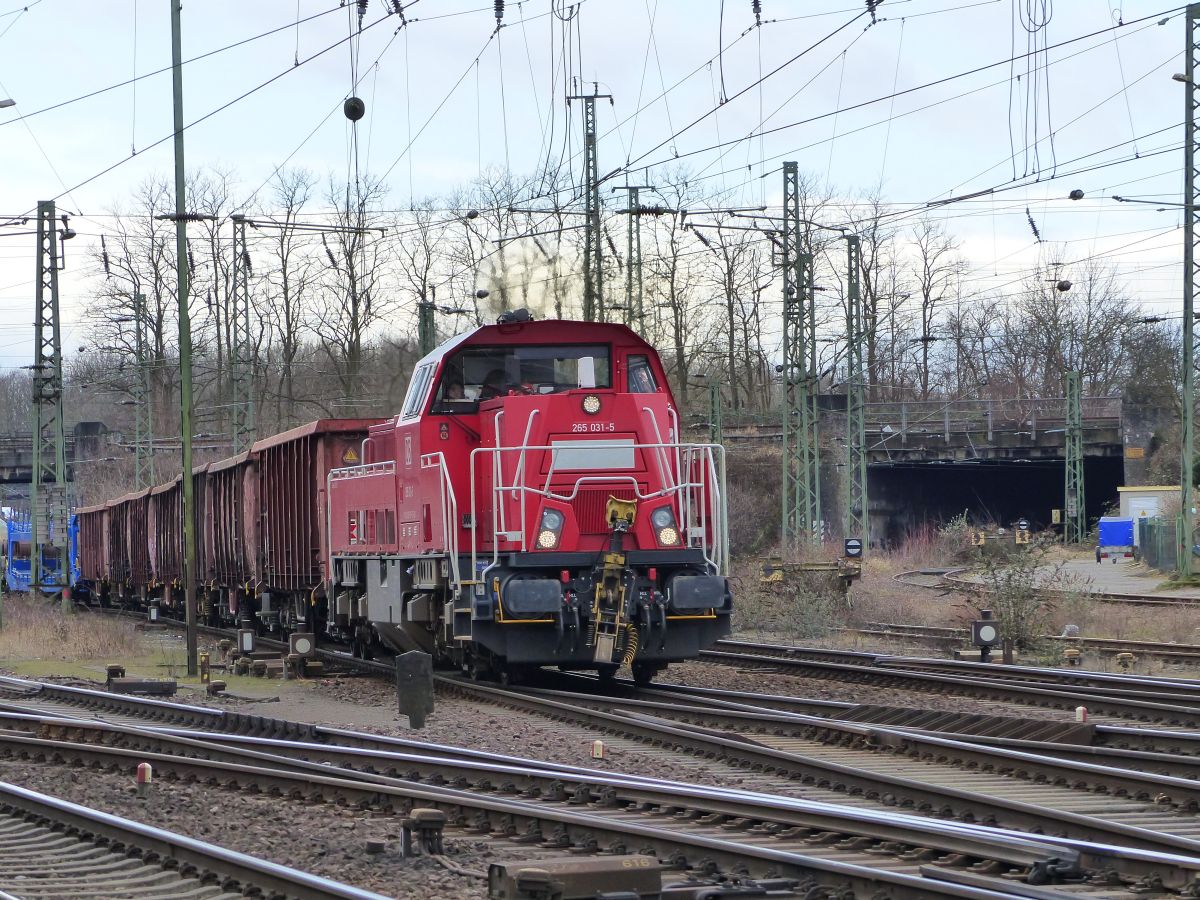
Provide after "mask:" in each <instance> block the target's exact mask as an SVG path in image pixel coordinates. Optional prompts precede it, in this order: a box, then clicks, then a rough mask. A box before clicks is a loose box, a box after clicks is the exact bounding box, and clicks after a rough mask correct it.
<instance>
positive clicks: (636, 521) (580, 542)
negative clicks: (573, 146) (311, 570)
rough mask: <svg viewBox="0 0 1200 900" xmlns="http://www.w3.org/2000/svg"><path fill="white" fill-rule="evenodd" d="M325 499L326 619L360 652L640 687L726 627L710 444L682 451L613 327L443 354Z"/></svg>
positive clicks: (643, 355)
mask: <svg viewBox="0 0 1200 900" xmlns="http://www.w3.org/2000/svg"><path fill="white" fill-rule="evenodd" d="M329 496H330V509H331V513H330V515H331V527H330V534H331V557H332V564H333V565H332V571H333V581H334V582H335V583H334V584H332V585H330V588H329V595H330V596H332V597H336V598H337V613H338V617H337V619H336V620H335V623H334V625H335V627H338V628H343V629H348V630H349V631H351V632H352V633H353V634H354V635H355V636H356V639H357V643H358V646H359V647H360V649H362V648H365V646H366V644H367V642H368V640H369V639H370V638H372V637H378V638H379V639H380V640H382V641H383V642H384V643H387V644H389V645H391V646H392V647H394V648H396V649H422V650H425V651H426V652H430V653H433V654H434V655H435V656H436V657H437V658H439V659H440V660H442V661H443V662H447V663H450V664H453V665H456V666H460V667H463V668H465V669H467V670H469V671H472V672H476V673H482V672H485V671H486V672H491V673H495V674H511V673H512V672H513V671H514V670H517V669H520V668H523V667H536V666H541V665H557V666H560V667H562V668H590V669H598V670H600V671H602V672H605V673H611V672H612V671H614V670H615V669H616V668H617V667H618V666H619V665H621V664H623V663H627V664H629V665H630V666H631V667H632V669H633V672H634V675H635V677H637V678H638V679H639V680H648V679H649V678H650V677H651V676H652V675H653V674H654V672H656V671H657V670H659V669H661V668H663V667H664V666H665V665H666V664H667V663H668V662H669V661H671V660H675V659H686V658H691V657H694V656H696V655H697V654H698V653H699V651H700V650H701V649H703V648H704V647H706V646H708V645H709V644H711V643H712V642H713V641H715V640H717V639H718V638H720V637H722V636H723V635H725V634H727V633H728V631H729V614H730V609H731V600H730V595H729V590H728V585H727V579H726V577H725V576H726V571H725V565H726V560H727V555H726V521H725V505H724V493H723V460H722V458H721V453H720V448H719V447H712V446H709V445H702V444H684V443H682V442H681V440H680V436H679V415H678V412H677V410H676V407H675V404H674V399H673V398H672V396H671V394H670V391H669V388H668V387H667V382H666V379H665V377H664V374H663V372H662V368H661V365H660V363H659V360H658V357H657V355H656V354H655V352H654V350H653V349H652V348H651V347H650V346H649V345H648V344H646V343H645V342H644V341H642V340H641V339H640V338H639V337H637V335H635V334H634V333H633V332H632V331H630V330H629V329H628V328H625V327H623V326H620V325H611V324H597V323H579V322H559V321H549V322H530V321H524V322H508V323H501V324H498V325H495V326H485V327H483V328H480V329H478V330H476V331H475V332H472V333H470V334H468V335H465V336H460V337H459V338H456V339H454V340H452V341H450V342H448V343H447V344H445V345H443V346H442V347H441V348H439V349H438V350H437V351H435V352H434V353H433V354H431V355H430V356H428V357H426V358H425V359H423V360H421V361H420V362H419V363H418V364H417V367H416V369H415V371H414V374H413V379H412V382H411V384H410V388H409V393H408V396H407V397H406V399H405V403H404V406H403V408H402V410H401V413H400V415H398V416H397V417H396V418H395V419H393V420H391V421H389V422H387V423H385V424H383V425H379V426H376V427H375V428H373V429H372V430H371V433H370V436H369V437H368V439H367V441H366V442H365V444H364V455H363V461H362V464H361V465H358V466H352V467H347V468H344V469H338V470H335V471H334V472H333V473H331V475H330V482H329Z"/></svg>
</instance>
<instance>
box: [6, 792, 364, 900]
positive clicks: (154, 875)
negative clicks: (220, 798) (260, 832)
mask: <svg viewBox="0 0 1200 900" xmlns="http://www.w3.org/2000/svg"><path fill="white" fill-rule="evenodd" d="M0 892H2V896H3V897H5V898H8V897H12V896H19V897H22V898H33V897H139V898H146V900H157V898H162V900H174V898H180V897H187V898H195V900H226V898H235V897H239V898H240V897H245V896H248V895H257V896H263V897H292V898H300V900H334V898H341V900H383V898H382V896H381V895H380V894H376V893H374V892H372V891H364V890H359V889H358V888H354V887H350V886H349V885H345V884H339V883H338V882H335V881H330V880H329V879H325V878H320V877H318V876H315V875H311V874H308V873H305V872H299V871H296V870H295V869H289V868H287V867H285V866H279V865H276V864H274V863H270V862H265V861H263V860H261V859H257V858H255V857H252V856H247V855H245V854H242V853H235V852H233V851H231V850H227V849H225V848H223V847H217V846H215V845H213V844H209V843H206V842H204V841H198V840H194V839H192V838H189V837H185V836H183V835H179V834H175V833H173V832H170V831H164V830H163V829H161V828H154V827H151V826H149V825H143V824H141V823H139V822H133V821H130V820H129V819H123V818H120V817H118V816H112V815H109V814H108V813H104V812H100V811H99V810H95V809H90V808H88V807H86V806H81V805H79V804H77V803H70V802H68V801H66V800H62V799H59V798H57V797H51V796H47V795H46V794H41V793H38V792H36V791H30V790H26V789H24V788H21V787H18V786H17V785H13V784H7V783H3V782H0Z"/></svg>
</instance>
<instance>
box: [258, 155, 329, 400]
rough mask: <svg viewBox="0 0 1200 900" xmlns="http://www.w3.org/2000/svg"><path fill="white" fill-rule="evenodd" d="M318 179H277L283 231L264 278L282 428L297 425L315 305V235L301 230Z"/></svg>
mask: <svg viewBox="0 0 1200 900" xmlns="http://www.w3.org/2000/svg"><path fill="white" fill-rule="evenodd" d="M316 183H317V179H316V176H315V175H313V174H312V173H311V172H309V171H307V170H305V169H288V170H285V171H280V172H279V173H277V174H276V176H275V178H274V181H273V184H272V192H271V193H272V199H273V200H274V204H275V206H276V208H277V212H276V213H275V216H274V218H275V221H276V223H277V224H278V226H279V227H277V228H273V229H271V230H270V231H269V232H268V234H267V235H266V243H267V244H268V245H269V247H270V253H271V266H270V268H269V269H268V270H267V271H266V272H265V273H264V275H263V278H264V282H265V288H266V290H265V297H264V306H265V312H266V313H267V316H266V317H265V318H266V321H267V322H268V323H269V325H270V329H271V333H272V336H273V338H274V340H275V342H277V344H278V351H277V353H276V355H275V359H276V361H277V363H278V367H279V374H278V378H277V382H276V387H275V390H274V394H275V418H276V420H277V421H278V422H279V423H280V424H294V423H295V422H296V412H297V409H296V408H297V401H298V397H297V395H296V363H297V358H298V356H299V354H300V346H301V342H302V341H303V339H304V333H305V329H306V328H307V326H308V324H309V315H310V310H309V306H308V304H309V301H310V293H311V292H312V289H313V283H314V281H315V280H316V277H317V273H318V272H319V266H320V261H319V260H318V259H317V258H315V256H314V253H313V247H312V244H313V234H312V233H311V232H307V231H303V230H301V229H299V228H298V226H299V224H300V216H301V215H302V214H303V213H304V211H305V209H306V208H307V206H308V204H309V203H310V202H311V200H312V193H313V189H314V187H315V186H316Z"/></svg>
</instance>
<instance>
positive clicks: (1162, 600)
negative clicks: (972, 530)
mask: <svg viewBox="0 0 1200 900" xmlns="http://www.w3.org/2000/svg"><path fill="white" fill-rule="evenodd" d="M967 571H968V569H966V568H965V567H958V568H953V567H951V568H928V569H913V570H911V571H908V572H897V573H896V574H895V575H893V576H892V580H893V581H896V582H898V583H900V584H903V585H907V586H909V587H918V588H924V589H926V590H936V591H941V592H942V593H950V592H960V593H961V592H962V591H963V590H971V591H980V590H983V586H982V585H981V584H980V583H979V582H977V581H973V580H972V579H970V578H966V577H964V576H963V574H962V573H964V572H967ZM1044 590H1046V591H1047V592H1049V593H1051V594H1060V595H1064V596H1065V595H1067V594H1069V593H1072V592H1069V591H1065V590H1060V589H1058V588H1045V589H1044ZM1087 596H1088V599H1090V600H1098V601H1101V602H1103V603H1121V604H1124V605H1126V606H1151V607H1153V606H1195V605H1196V604H1200V598H1197V597H1172V596H1169V595H1166V596H1164V595H1160V594H1126V593H1120V592H1116V591H1087Z"/></svg>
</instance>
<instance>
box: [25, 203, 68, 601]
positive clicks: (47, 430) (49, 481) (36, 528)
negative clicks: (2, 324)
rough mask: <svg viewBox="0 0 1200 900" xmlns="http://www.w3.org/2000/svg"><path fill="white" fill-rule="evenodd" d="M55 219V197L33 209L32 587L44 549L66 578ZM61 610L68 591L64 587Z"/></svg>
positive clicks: (40, 582) (39, 578)
mask: <svg viewBox="0 0 1200 900" xmlns="http://www.w3.org/2000/svg"><path fill="white" fill-rule="evenodd" d="M58 238H59V232H58V219H57V216H56V214H55V209H54V201H53V200H43V201H42V202H40V203H38V208H37V242H38V247H37V282H36V283H37V289H36V305H37V318H36V319H35V320H34V339H33V340H34V360H33V478H32V480H31V483H30V487H29V516H30V535H31V542H32V546H31V547H30V554H31V555H30V559H31V566H32V568H31V573H30V574H31V575H32V580H31V585H32V587H33V589H34V590H35V591H41V590H42V589H43V588H44V587H46V579H45V576H44V575H43V572H42V555H43V548H44V547H53V548H57V550H58V569H59V573H60V576H61V577H62V578H65V577H66V576H67V573H68V563H67V559H68V555H67V545H68V541H67V460H66V433H65V428H64V423H63V380H62V336H61V331H60V325H59V322H60V320H59V315H58V271H59V246H58ZM62 602H63V609H64V610H66V611H69V610H70V609H71V595H70V592H69V591H67V590H63V595H62Z"/></svg>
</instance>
